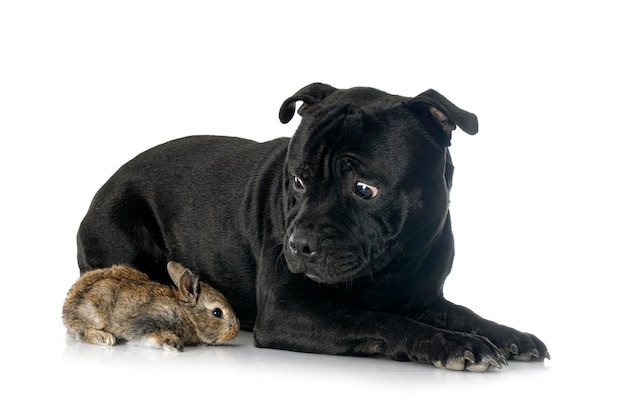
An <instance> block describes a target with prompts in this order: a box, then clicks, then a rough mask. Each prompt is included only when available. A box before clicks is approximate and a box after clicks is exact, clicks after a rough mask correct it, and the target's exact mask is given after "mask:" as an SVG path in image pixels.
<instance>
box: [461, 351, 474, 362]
mask: <svg viewBox="0 0 626 420" xmlns="http://www.w3.org/2000/svg"><path fill="white" fill-rule="evenodd" d="M463 358H464V359H465V360H467V361H468V362H470V363H476V357H475V356H474V353H472V352H471V351H469V350H465V351H464V352H463Z"/></svg>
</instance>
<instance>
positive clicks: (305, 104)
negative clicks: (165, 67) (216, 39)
mask: <svg viewBox="0 0 626 420" xmlns="http://www.w3.org/2000/svg"><path fill="white" fill-rule="evenodd" d="M297 102H302V106H301V107H300V108H299V110H298V112H299V114H300V115H301V116H302V121H301V123H300V126H299V128H298V130H297V131H296V133H295V134H294V136H293V138H291V139H288V138H279V139H276V140H273V141H269V142H266V143H256V142H253V141H249V140H244V139H239V138H225V137H212V136H195V137H187V138H183V139H179V140H175V141H172V142H169V143H165V144H163V145H160V146H157V147H155V148H153V149H151V150H148V151H146V152H144V153H142V154H140V155H139V156H137V157H136V158H135V159H133V160H131V161H130V162H128V163H127V164H125V165H124V166H122V167H121V168H120V169H119V171H118V172H117V173H116V174H115V175H113V177H112V178H111V179H110V180H109V181H108V182H107V183H106V184H105V185H104V186H103V187H102V188H101V189H100V191H99V192H98V193H97V194H96V196H95V198H94V200H93V202H92V204H91V207H90V209H89V211H88V213H87V215H86V217H85V219H84V220H83V222H82V224H81V227H80V230H79V232H78V263H79V266H80V270H81V272H85V271H87V270H91V269H94V268H99V267H106V266H110V265H112V264H119V263H123V264H129V265H131V266H133V267H136V268H137V269H139V270H142V271H144V272H146V273H147V274H148V275H150V276H152V277H153V278H155V279H158V280H159V281H163V282H167V281H168V280H169V277H168V275H167V270H166V266H167V261H169V260H175V261H180V262H181V263H182V264H184V265H185V266H188V267H193V268H195V269H196V270H197V271H198V272H199V273H200V274H201V275H202V276H203V277H204V279H206V280H207V281H208V282H210V283H211V284H212V285H213V286H215V287H216V288H218V289H219V290H220V291H222V292H223V293H224V294H225V295H226V297H227V298H228V299H229V300H230V302H231V303H232V305H233V307H234V308H235V310H236V312H237V314H238V316H239V318H240V320H241V323H242V326H243V327H246V328H248V329H253V330H254V340H255V344H256V345H257V346H260V347H272V348H277V349H287V350H295V351H303V352H318V353H328V354H351V355H384V356H387V357H390V358H392V359H397V360H414V361H420V362H428V363H432V364H434V365H435V366H438V367H445V368H448V369H455V370H462V369H467V370H477V371H482V370H487V369H489V368H490V367H501V366H502V364H506V360H507V358H513V359H519V360H543V359H544V358H546V357H549V355H548V352H547V349H546V346H545V345H544V344H543V343H542V342H541V341H540V340H538V339H537V338H536V337H534V336H533V335H531V334H526V333H521V332H519V331H517V330H514V329H512V328H509V327H505V326H502V325H499V324H496V323H494V322H491V321H488V320H485V319H482V318H480V317H479V316H477V315H476V314H474V313H473V312H472V311H470V310H469V309H467V308H464V307H462V306H457V305H454V304H452V303H450V302H448V301H446V300H445V299H444V297H443V292H442V290H443V284H444V280H445V278H446V276H447V275H448V273H449V272H450V268H451V265H452V259H453V253H454V245H453V239H452V231H451V228H450V218H449V215H448V196H449V191H450V187H451V185H452V172H453V166H452V162H451V160H450V154H449V152H448V146H450V138H451V132H452V130H454V129H455V128H456V126H457V125H458V126H459V127H460V128H461V129H462V130H463V131H465V132H467V133H469V134H475V133H476V132H477V131H478V121H477V119H476V116H475V115H474V114H471V113H469V112H466V111H464V110H462V109H459V108H458V107H456V106H455V105H454V104H452V103H451V102H450V101H448V100H447V99H446V98H444V97H443V96H442V95H440V94H439V93H437V92H435V91H433V90H429V91H426V92H424V93H422V94H420V95H418V96H416V97H415V98H407V97H401V96H395V95H390V94H387V93H384V92H381V91H379V90H375V89H371V88H353V89H347V90H339V89H335V88H333V87H331V86H328V85H324V84H320V83H316V84H312V85H309V86H306V87H304V88H303V89H301V90H300V91H299V92H297V93H296V94H295V95H294V96H292V97H290V98H289V99H287V100H286V101H285V102H284V103H283V105H282V107H281V108H280V113H279V116H280V120H281V121H282V122H283V123H286V122H288V121H289V120H291V118H292V117H293V115H294V112H295V105H296V103H297Z"/></svg>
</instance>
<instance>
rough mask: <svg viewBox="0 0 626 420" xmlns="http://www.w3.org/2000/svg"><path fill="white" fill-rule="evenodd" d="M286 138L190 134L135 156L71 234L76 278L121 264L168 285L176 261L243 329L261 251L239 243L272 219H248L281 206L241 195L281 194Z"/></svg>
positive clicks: (253, 238) (250, 316)
mask: <svg viewBox="0 0 626 420" xmlns="http://www.w3.org/2000/svg"><path fill="white" fill-rule="evenodd" d="M287 142H288V139H277V140H274V141H270V142H266V143H257V142H253V141H250V140H244V139H240V138H234V137H216V136H193V137H185V138H182V139H178V140H174V141H171V142H167V143H164V144H162V145H160V146H157V147H154V148H152V149H150V150H147V151H145V152H143V153H141V154H140V155H138V156H137V157H135V158H134V159H132V160H131V161H129V162H128V163H126V164H125V165H123V166H122V167H121V168H120V169H119V170H118V171H117V172H116V173H115V174H114V175H113V176H112V177H111V178H110V179H109V180H108V181H107V182H106V183H105V185H104V186H103V187H102V188H101V189H100V190H99V191H98V193H97V194H96V195H95V197H94V199H93V202H92V203H91V206H90V208H89V211H88V212H87V214H86V216H85V218H84V219H83V222H82V223H81V226H80V229H79V231H78V237H77V242H78V264H79V268H80V270H81V273H84V272H86V271H89V270H93V269H96V268H102V267H108V266H111V265H114V264H126V265H130V266H132V267H135V268H137V269H138V270H140V271H143V272H145V273H147V274H148V275H149V276H150V278H152V279H155V280H158V281H160V282H163V283H168V282H169V281H170V280H169V275H168V274H167V272H166V270H165V269H164V267H166V264H167V261H169V260H177V261H181V262H182V263H183V264H184V265H186V266H188V267H190V268H192V269H193V270H196V271H199V272H200V274H201V275H202V277H203V279H207V281H208V282H209V283H211V284H212V285H213V286H215V287H216V288H218V289H220V290H222V291H223V293H224V294H225V295H226V297H227V298H228V300H229V301H230V302H231V303H232V305H233V307H234V308H235V310H236V312H237V314H238V315H239V317H240V319H241V320H242V325H243V326H248V327H250V328H251V326H252V325H251V323H253V322H254V317H255V314H256V309H255V302H254V297H255V295H254V288H255V286H254V282H255V273H256V267H255V257H257V256H255V255H254V252H253V248H255V249H259V248H260V247H258V246H257V247H252V248H243V247H242V246H241V244H243V243H250V242H258V241H260V240H262V239H261V238H259V237H258V234H257V233H256V232H263V231H264V228H263V226H266V227H268V225H269V224H271V223H274V221H272V220H271V219H270V218H257V217H253V216H252V215H253V214H266V213H267V212H265V211H262V210H261V211H259V210H260V207H263V206H272V205H281V203H269V202H267V199H268V198H269V196H270V194H267V195H266V196H264V195H263V194H258V193H256V194H249V193H247V192H246V191H249V190H251V189H254V190H258V191H268V192H269V190H271V189H276V188H282V186H281V182H280V180H281V179H282V173H281V170H282V162H283V161H284V156H285V153H286V149H287ZM277 162H280V163H277ZM259 182H264V183H266V185H263V186H262V187H261V188H259V185H258V183H259ZM276 196H278V195H276ZM246 197H247V198H246ZM166 226H167V228H166ZM265 231H268V229H265ZM272 231H274V229H272ZM216 273H219V277H218V276H216V275H215V274H216Z"/></svg>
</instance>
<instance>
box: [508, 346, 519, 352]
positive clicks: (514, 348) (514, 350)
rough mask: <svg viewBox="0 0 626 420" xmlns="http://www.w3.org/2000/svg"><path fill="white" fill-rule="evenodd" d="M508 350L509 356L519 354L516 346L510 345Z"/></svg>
mask: <svg viewBox="0 0 626 420" xmlns="http://www.w3.org/2000/svg"><path fill="white" fill-rule="evenodd" d="M510 350H511V354H518V353H519V348H518V347H517V344H511V347H510Z"/></svg>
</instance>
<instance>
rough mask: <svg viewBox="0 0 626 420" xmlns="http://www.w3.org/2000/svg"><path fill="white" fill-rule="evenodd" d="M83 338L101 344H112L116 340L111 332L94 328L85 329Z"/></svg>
mask: <svg viewBox="0 0 626 420" xmlns="http://www.w3.org/2000/svg"><path fill="white" fill-rule="evenodd" d="M85 340H86V341H88V342H89V343H92V344H99V345H101V346H114V345H115V343H116V342H117V340H116V339H115V336H114V335H113V334H111V333H108V332H106V331H103V330H97V329H95V328H87V329H86V330H85Z"/></svg>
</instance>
